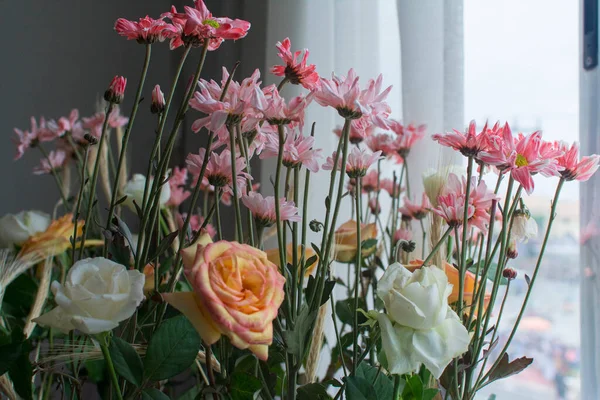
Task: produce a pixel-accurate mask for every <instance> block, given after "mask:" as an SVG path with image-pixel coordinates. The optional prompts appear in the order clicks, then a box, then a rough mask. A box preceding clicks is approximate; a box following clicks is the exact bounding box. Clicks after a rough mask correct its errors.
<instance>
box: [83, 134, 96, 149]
mask: <svg viewBox="0 0 600 400" xmlns="http://www.w3.org/2000/svg"><path fill="white" fill-rule="evenodd" d="M83 138H84V139H85V140H87V142H88V143H89V144H90V145H91V146H93V145H95V144H98V139H97V138H96V136H94V135H90V134H89V133H86V134H85V135H83Z"/></svg>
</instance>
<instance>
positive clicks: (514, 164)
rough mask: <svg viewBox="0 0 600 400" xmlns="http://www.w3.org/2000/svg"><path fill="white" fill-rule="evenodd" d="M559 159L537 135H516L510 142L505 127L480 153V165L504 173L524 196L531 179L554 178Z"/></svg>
mask: <svg viewBox="0 0 600 400" xmlns="http://www.w3.org/2000/svg"><path fill="white" fill-rule="evenodd" d="M560 155H561V151H560V150H559V149H556V148H554V147H553V146H548V145H547V143H545V142H544V141H543V140H542V133H541V132H539V131H537V132H533V133H531V134H529V135H527V136H525V135H522V134H520V135H519V136H518V137H517V138H514V137H513V135H512V132H511V130H510V127H509V126H508V124H505V125H504V128H503V130H502V136H498V138H496V140H494V141H492V143H491V144H490V148H489V149H488V151H484V152H481V153H480V156H479V158H480V159H481V161H482V162H484V163H488V164H491V165H494V166H496V167H497V168H498V169H499V170H500V171H501V172H505V171H508V172H510V174H511V177H512V178H513V179H514V180H515V181H517V182H519V183H520V184H521V185H522V186H523V189H525V191H526V192H527V193H528V194H531V193H532V192H533V189H534V183H533V178H532V176H533V175H534V174H537V173H540V174H542V175H544V176H557V175H558V174H559V172H560V171H562V170H563V169H564V167H562V166H560V165H559V164H558V163H557V160H556V157H558V156H560Z"/></svg>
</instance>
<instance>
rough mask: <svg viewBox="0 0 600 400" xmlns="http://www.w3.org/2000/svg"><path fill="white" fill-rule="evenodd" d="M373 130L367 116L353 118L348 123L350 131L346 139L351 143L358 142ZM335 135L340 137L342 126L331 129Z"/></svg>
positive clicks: (368, 135)
mask: <svg viewBox="0 0 600 400" xmlns="http://www.w3.org/2000/svg"><path fill="white" fill-rule="evenodd" d="M374 130H375V126H374V125H373V124H371V122H370V121H369V119H368V118H365V117H362V118H359V119H353V120H352V122H351V123H350V132H349V135H348V140H349V141H350V143H352V144H359V143H361V142H362V141H363V140H365V139H368V138H369V137H370V136H371V135H372V134H373V131H374ZM333 133H335V134H336V136H337V137H342V127H340V126H338V127H337V128H335V129H334V130H333Z"/></svg>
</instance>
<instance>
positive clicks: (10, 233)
mask: <svg viewBox="0 0 600 400" xmlns="http://www.w3.org/2000/svg"><path fill="white" fill-rule="evenodd" d="M50 221H51V218H50V215H48V214H46V213H43V212H41V211H21V212H20V213H18V214H14V215H13V214H6V215H5V216H3V217H2V218H0V248H9V247H13V246H14V245H20V244H23V243H24V242H25V241H26V240H27V239H29V238H30V237H31V236H32V235H34V234H36V233H38V232H44V231H45V230H46V229H48V226H49V225H50Z"/></svg>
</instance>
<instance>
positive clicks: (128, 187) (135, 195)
mask: <svg viewBox="0 0 600 400" xmlns="http://www.w3.org/2000/svg"><path fill="white" fill-rule="evenodd" d="M153 181H154V179H150V182H149V183H148V192H150V190H151V188H152V182H153ZM145 186H146V177H145V176H144V175H142V174H135V175H133V178H131V180H130V181H128V182H127V183H126V184H125V187H124V188H123V194H124V195H125V196H127V199H126V200H125V202H124V204H125V205H127V206H129V207H130V208H131V209H132V210H134V211H135V206H134V205H133V201H134V200H135V202H136V204H137V205H138V206H139V207H142V203H143V199H144V188H145ZM170 197H171V187H170V186H169V184H168V183H165V184H164V185H163V186H162V188H161V190H160V198H159V202H160V205H161V206H164V205H165V204H166V203H167V201H169V198H170Z"/></svg>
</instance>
